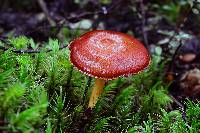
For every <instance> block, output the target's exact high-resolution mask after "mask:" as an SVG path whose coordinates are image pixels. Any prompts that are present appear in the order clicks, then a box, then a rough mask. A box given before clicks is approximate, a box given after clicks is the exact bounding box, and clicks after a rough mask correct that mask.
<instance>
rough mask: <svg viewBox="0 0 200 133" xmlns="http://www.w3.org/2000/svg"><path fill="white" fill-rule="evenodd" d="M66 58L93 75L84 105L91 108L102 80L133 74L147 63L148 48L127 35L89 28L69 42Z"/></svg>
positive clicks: (83, 71) (101, 89)
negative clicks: (87, 101) (90, 88)
mask: <svg viewBox="0 0 200 133" xmlns="http://www.w3.org/2000/svg"><path fill="white" fill-rule="evenodd" d="M69 49H70V51H71V52H70V60H71V62H72V64H73V65H74V66H75V67H76V68H77V69H78V70H79V71H81V72H82V73H84V74H86V75H89V76H91V77H94V78H96V80H95V83H94V87H93V89H92V94H91V96H90V100H89V105H88V108H93V107H94V106H95V104H96V102H97V100H98V97H99V96H100V94H101V93H102V92H103V88H104V85H105V82H106V81H107V80H111V79H115V78H118V77H122V76H129V75H131V74H137V73H139V72H141V71H142V70H144V69H145V68H147V67H148V66H149V64H150V60H151V59H150V55H149V53H148V50H147V49H146V48H145V47H144V46H143V45H142V43H141V42H139V41H138V40H136V39H135V38H133V37H132V36H130V35H127V34H124V33H120V32H115V31H109V30H94V31H89V32H87V33H85V34H83V35H82V36H80V37H79V38H77V39H75V40H73V41H72V42H71V44H70V47H69Z"/></svg>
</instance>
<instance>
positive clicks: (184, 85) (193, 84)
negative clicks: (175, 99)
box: [180, 68, 200, 97]
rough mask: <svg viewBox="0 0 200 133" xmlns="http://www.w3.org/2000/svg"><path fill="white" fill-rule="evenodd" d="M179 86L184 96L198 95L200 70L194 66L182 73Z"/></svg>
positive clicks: (199, 93) (199, 91)
mask: <svg viewBox="0 0 200 133" xmlns="http://www.w3.org/2000/svg"><path fill="white" fill-rule="evenodd" d="M180 87H181V90H182V91H183V95H184V96H185V97H196V96H199V95H200V70H199V69H197V68H195V69H192V70H190V71H187V72H186V73H184V74H183V75H182V77H181V80H180Z"/></svg>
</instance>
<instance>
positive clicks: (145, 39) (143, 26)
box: [140, 0, 149, 49]
mask: <svg viewBox="0 0 200 133" xmlns="http://www.w3.org/2000/svg"><path fill="white" fill-rule="evenodd" d="M140 8H141V14H142V34H143V39H144V44H145V46H146V48H147V49H149V42H148V35H147V31H146V16H145V14H146V13H145V7H144V3H143V0H140Z"/></svg>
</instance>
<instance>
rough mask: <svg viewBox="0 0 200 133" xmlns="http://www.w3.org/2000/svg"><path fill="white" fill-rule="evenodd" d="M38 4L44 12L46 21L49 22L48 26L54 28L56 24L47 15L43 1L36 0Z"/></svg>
mask: <svg viewBox="0 0 200 133" xmlns="http://www.w3.org/2000/svg"><path fill="white" fill-rule="evenodd" d="M37 1H38V4H39V5H40V7H41V9H42V11H43V12H44V14H45V16H46V18H47V20H48V21H49V24H50V25H51V26H55V25H56V22H55V21H54V20H53V19H52V17H51V15H50V14H49V11H48V9H47V6H46V3H45V2H44V0H37Z"/></svg>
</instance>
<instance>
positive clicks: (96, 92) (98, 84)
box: [88, 78, 106, 108]
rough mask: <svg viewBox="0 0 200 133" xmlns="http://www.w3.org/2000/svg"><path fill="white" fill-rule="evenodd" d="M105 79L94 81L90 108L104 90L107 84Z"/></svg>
mask: <svg viewBox="0 0 200 133" xmlns="http://www.w3.org/2000/svg"><path fill="white" fill-rule="evenodd" d="M105 82H106V81H105V80H103V79H98V78H97V79H96V80H95V83H94V87H93V89H92V94H91V96H90V101H89V104H88V108H93V107H94V106H95V104H96V103H97V100H98V97H99V96H100V95H101V93H102V92H103V87H104V85H105Z"/></svg>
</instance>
